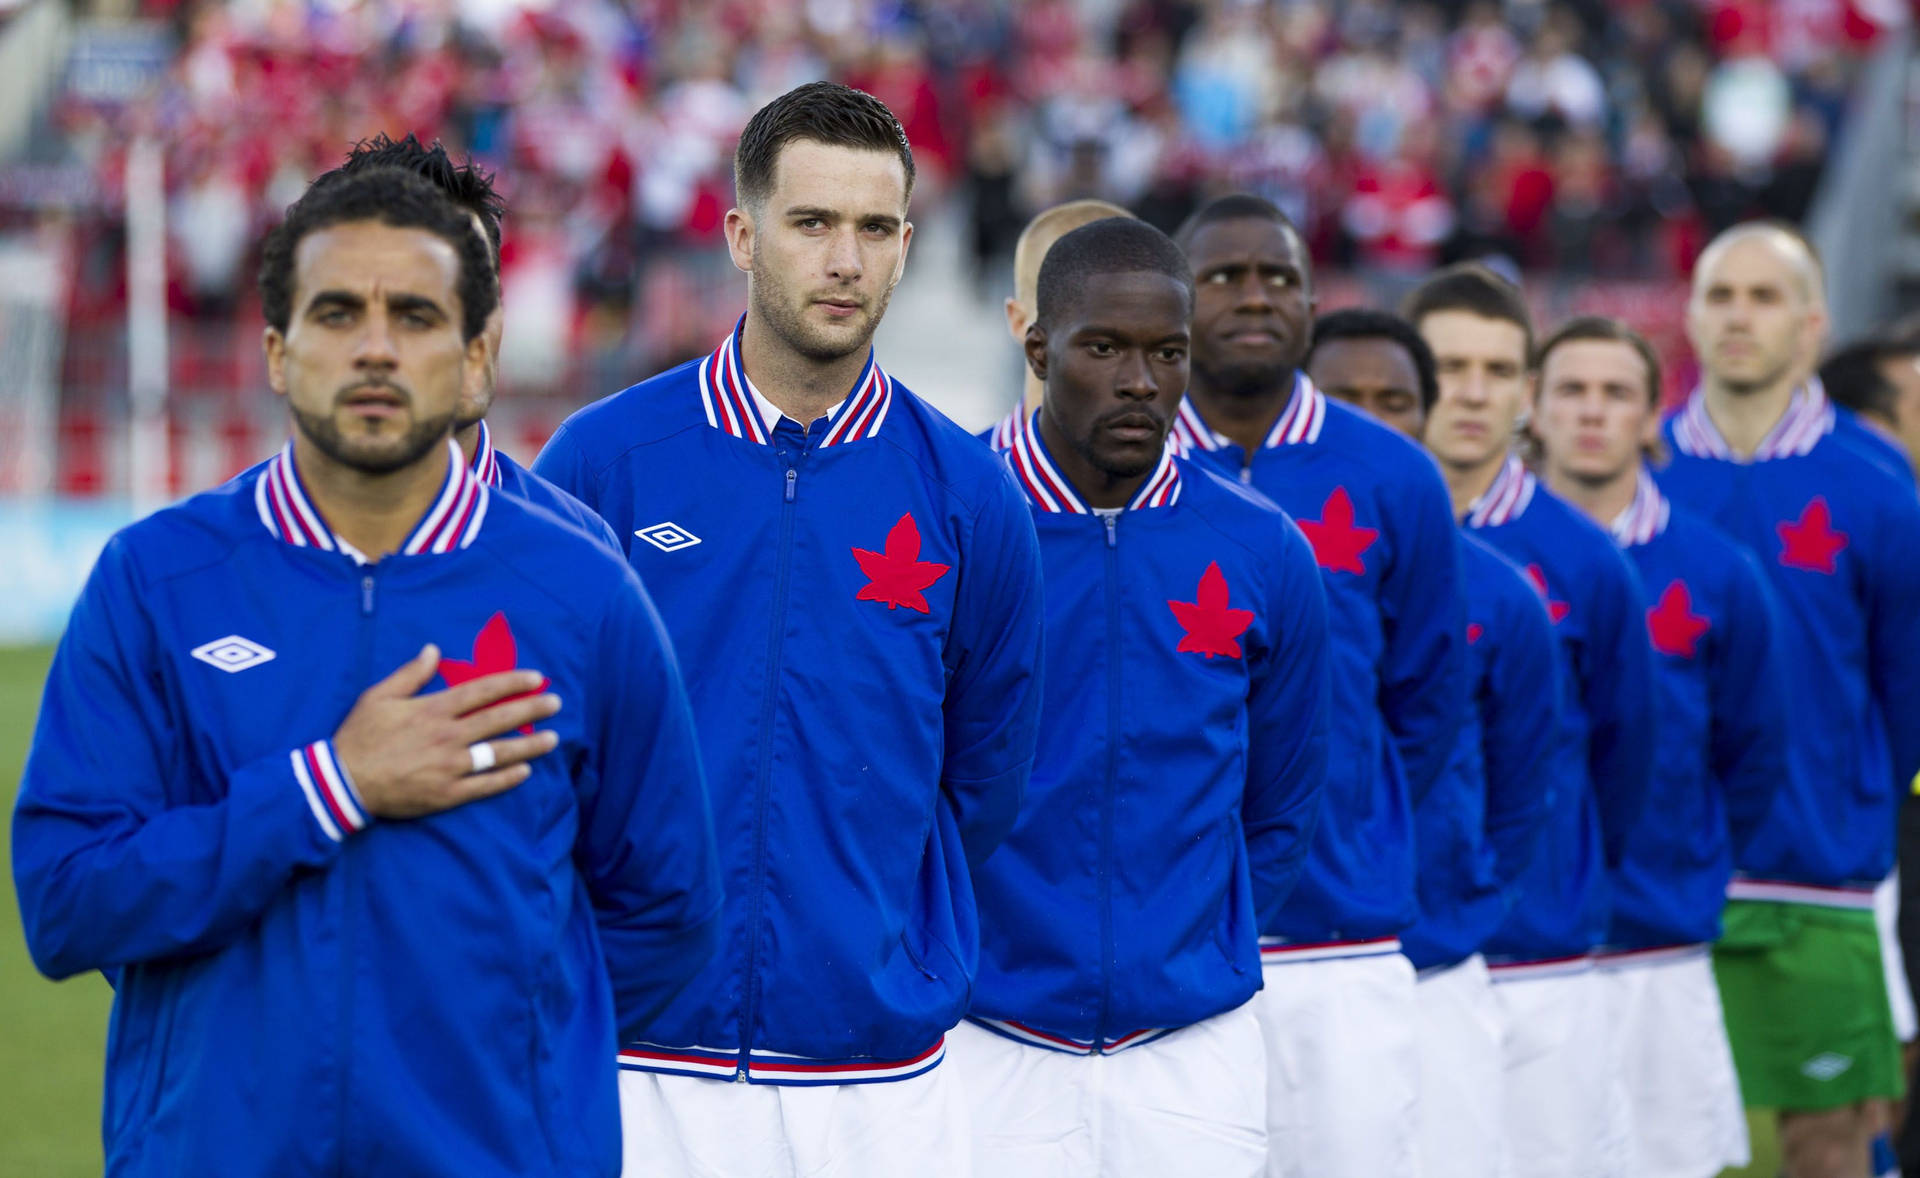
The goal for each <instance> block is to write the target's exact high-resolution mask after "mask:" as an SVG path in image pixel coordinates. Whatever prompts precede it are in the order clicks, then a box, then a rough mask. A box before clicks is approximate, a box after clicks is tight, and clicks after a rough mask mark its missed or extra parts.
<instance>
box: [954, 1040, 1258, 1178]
mask: <svg viewBox="0 0 1920 1178" xmlns="http://www.w3.org/2000/svg"><path fill="white" fill-rule="evenodd" d="M948 1068H951V1069H953V1071H954V1077H955V1081H956V1083H957V1084H958V1085H959V1086H960V1088H961V1089H962V1090H963V1091H964V1092H965V1094H966V1099H967V1103H968V1105H969V1109H968V1111H969V1114H970V1118H971V1121H972V1125H973V1172H974V1173H975V1174H976V1175H980V1176H982V1178H1169V1176H1171V1175H1179V1174H1205V1175H1207V1176H1208V1178H1258V1175H1259V1174H1260V1173H1261V1170H1262V1167H1264V1166H1265V1165H1266V1160H1267V1126H1266V1052H1265V1050H1264V1049H1263V1047H1262V1045H1261V1042H1260V1027H1259V1023H1258V1020H1257V1019H1256V1018H1255V1016H1254V1013H1253V1009H1252V1003H1248V1004H1247V1005H1246V1006H1242V1007H1240V1008H1239V1009H1238V1010H1231V1011H1228V1012H1227V1013H1225V1014H1221V1015H1216V1016H1215V1017H1213V1018H1210V1019H1207V1020H1206V1021H1204V1022H1200V1023H1195V1024H1194V1025H1192V1026H1190V1027H1185V1028H1182V1029H1181V1030H1178V1031H1175V1032H1174V1033H1172V1034H1171V1035H1166V1036H1163V1037H1161V1038H1158V1039H1154V1040H1152V1041H1150V1042H1146V1043H1142V1044H1140V1045H1139V1046H1137V1047H1127V1048H1124V1049H1122V1050H1120V1051H1116V1052H1114V1053H1112V1054H1111V1055H1073V1054H1067V1053H1064V1052H1059V1051H1049V1050H1048V1049H1046V1048H1044V1047H1034V1046H1031V1045H1029V1044H1025V1043H1016V1042H1014V1041H1013V1040H1011V1039H1008V1038H1005V1037H1003V1036H1000V1035H996V1034H994V1033H993V1032H992V1031H987V1030H982V1029H981V1028H979V1027H976V1026H974V1025H973V1024H971V1023H962V1024H961V1025H960V1026H959V1027H957V1028H955V1029H954V1030H953V1031H952V1032H951V1033H950V1034H948V1036H947V1061H946V1063H944V1064H942V1065H941V1069H942V1070H945V1069H948Z"/></svg>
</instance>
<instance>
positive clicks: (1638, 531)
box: [1607, 466, 1673, 548]
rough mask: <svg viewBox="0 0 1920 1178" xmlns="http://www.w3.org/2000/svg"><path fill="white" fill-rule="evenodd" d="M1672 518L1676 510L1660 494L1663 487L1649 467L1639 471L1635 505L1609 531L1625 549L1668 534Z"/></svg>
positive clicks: (1608, 528)
mask: <svg viewBox="0 0 1920 1178" xmlns="http://www.w3.org/2000/svg"><path fill="white" fill-rule="evenodd" d="M1672 516H1673V507H1672V505H1671V504H1669V503H1668V502H1667V497H1666V496H1665V495H1662V494H1661V493H1660V487H1659V485H1658V484H1656V483H1655V482H1654V481H1653V476H1652V475H1650V474H1648V473H1647V468H1646V467H1644V466H1643V467H1641V468H1640V477H1639V479H1638V481H1636V482H1635V483H1634V485H1633V502H1632V503H1629V504H1627V509H1626V510H1625V511H1623V512H1621V513H1620V514H1619V515H1618V516H1616V517H1614V521H1613V523H1611V524H1609V525H1608V526H1607V530H1608V531H1610V532H1612V533H1613V538H1614V540H1616V541H1617V542H1618V543H1619V544H1620V545H1621V546H1622V547H1624V548H1632V547H1633V546H1634V545H1636V544H1645V543H1646V542H1647V541H1649V540H1651V539H1653V538H1654V537H1655V536H1658V535H1659V534H1660V533H1662V532H1664V531H1666V530H1667V521H1668V520H1669V519H1670V518H1672Z"/></svg>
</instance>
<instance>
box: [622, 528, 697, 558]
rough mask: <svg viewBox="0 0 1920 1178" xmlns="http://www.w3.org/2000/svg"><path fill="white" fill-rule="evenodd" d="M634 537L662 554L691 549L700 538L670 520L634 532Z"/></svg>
mask: <svg viewBox="0 0 1920 1178" xmlns="http://www.w3.org/2000/svg"><path fill="white" fill-rule="evenodd" d="M634 535H636V536H638V537H640V538H641V539H642V540H645V541H646V542H647V543H649V544H651V545H653V546H654V547H655V548H658V549H659V550H660V551H662V552H678V551H680V550H681V549H682V548H692V547H693V546H694V545H695V544H698V543H699V542H700V537H698V536H696V535H694V534H693V533H692V532H689V531H687V529H685V528H683V527H681V526H680V525H679V524H676V523H674V522H672V521H671V520H669V521H668V522H666V523H662V524H654V525H653V526H652V527H650V528H641V529H639V530H638V531H636V532H634Z"/></svg>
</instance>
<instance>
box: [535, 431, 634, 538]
mask: <svg viewBox="0 0 1920 1178" xmlns="http://www.w3.org/2000/svg"><path fill="white" fill-rule="evenodd" d="M572 427H573V422H572V421H571V420H569V421H567V422H566V423H564V424H562V425H561V426H560V428H559V429H557V430H555V431H554V432H553V436H552V437H551V438H548V439H547V444H546V445H544V446H542V447H540V453H538V454H536V455H534V459H533V465H532V466H531V467H529V468H528V469H530V470H532V471H533V473H535V474H537V475H539V476H540V477H541V478H543V479H545V480H547V481H548V482H550V483H552V484H553V485H554V486H556V487H558V488H560V489H561V490H562V491H565V492H566V493H567V494H569V495H571V496H573V497H574V498H575V499H578V500H579V501H580V502H581V503H583V504H585V505H586V507H587V509H588V510H589V511H593V512H599V511H600V510H601V508H600V483H599V480H598V479H596V478H594V477H593V476H592V474H591V472H589V471H588V469H587V456H586V453H585V452H584V451H583V450H582V449H581V447H580V443H579V441H578V440H577V439H576V438H575V437H574V436H573V428H572ZM614 547H615V549H616V550H620V551H624V549H620V546H619V545H618V544H615V545H614Z"/></svg>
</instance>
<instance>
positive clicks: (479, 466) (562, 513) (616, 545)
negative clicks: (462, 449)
mask: <svg viewBox="0 0 1920 1178" xmlns="http://www.w3.org/2000/svg"><path fill="white" fill-rule="evenodd" d="M470 465H471V466H472V468H473V473H474V474H475V475H476V476H478V478H479V479H480V481H481V482H483V483H485V484H487V485H488V486H489V487H499V488H500V489H501V490H503V491H505V492H506V493H507V494H509V495H512V496H513V497H514V498H516V499H520V500H523V501H525V502H527V503H531V504H533V505H534V506H535V507H539V508H544V509H545V510H546V511H547V512H548V513H550V514H552V515H557V516H559V517H560V518H561V520H563V521H565V522H566V523H569V524H572V525H573V526H574V527H576V528H579V529H580V530H581V531H583V532H585V533H586V534H587V535H589V536H592V537H593V538H594V539H596V540H598V541H600V542H601V543H603V544H605V545H606V546H607V547H608V548H609V549H611V550H612V551H614V552H619V551H620V541H619V540H618V539H617V538H616V537H615V536H614V534H613V529H612V528H610V527H608V526H607V521H606V520H603V519H601V518H600V517H599V516H598V515H595V514H594V512H593V509H592V508H590V507H588V506H587V505H586V504H584V503H582V502H580V501H579V500H578V499H575V498H574V497H573V496H571V495H569V494H567V493H566V492H565V491H562V490H561V489H560V488H558V487H556V486H554V485H553V484H552V483H550V482H548V481H547V480H545V479H543V478H541V477H540V476H539V475H537V474H535V473H533V472H532V471H530V470H528V469H527V468H526V467H524V466H521V465H520V464H519V463H518V462H515V461H514V460H513V459H512V458H510V457H508V456H507V455H505V454H503V453H501V452H500V451H498V450H496V449H494V448H493V431H491V430H489V429H488V428H487V423H486V422H484V421H483V422H481V423H480V444H479V445H477V446H475V447H474V448H473V461H472V463H471V464H470Z"/></svg>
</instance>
